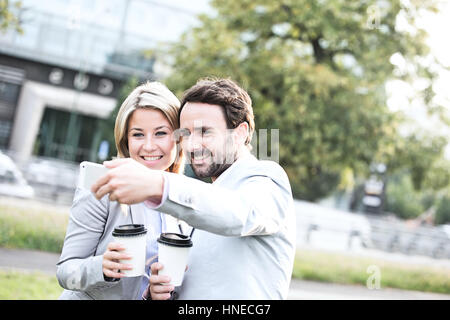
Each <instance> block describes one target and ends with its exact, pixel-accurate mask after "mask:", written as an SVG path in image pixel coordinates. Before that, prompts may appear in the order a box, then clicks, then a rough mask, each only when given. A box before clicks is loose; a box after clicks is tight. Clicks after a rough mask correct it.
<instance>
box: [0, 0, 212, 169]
mask: <svg viewBox="0 0 450 320" xmlns="http://www.w3.org/2000/svg"><path fill="white" fill-rule="evenodd" d="M197 2H198V3H199V4H200V5H199V6H197V9H196V10H197V11H192V9H187V8H183V7H182V2H181V1H177V0H172V1H164V2H158V1H145V0H115V1H111V0H99V1H82V0H77V1H70V0H48V1H43V2H41V1H39V2H37V1H32V0H22V9H21V10H20V11H18V12H16V13H17V14H18V15H19V17H20V20H21V27H22V29H23V34H19V33H18V32H16V31H15V30H8V31H7V32H6V33H4V34H1V33H0V149H6V150H9V151H10V153H11V154H13V155H14V158H15V160H16V161H18V162H19V163H25V162H27V161H28V160H29V159H30V158H31V157H33V156H37V157H47V158H48V157H49V158H55V159H61V160H66V161H72V162H80V161H83V160H90V161H96V160H97V156H96V155H97V153H98V149H99V146H100V144H101V136H100V131H99V130H98V125H99V121H100V120H101V119H105V118H107V117H108V116H109V115H110V113H111V111H112V110H113V109H114V108H115V106H116V105H117V103H118V101H117V97H118V94H119V90H120V87H121V86H122V84H123V83H124V82H125V81H126V80H127V79H129V78H130V77H132V76H134V77H138V78H139V79H141V80H144V79H160V78H161V77H163V76H164V73H163V72H164V69H163V68H161V65H160V64H158V63H159V61H158V59H157V58H156V57H155V55H154V54H149V52H155V50H158V48H160V46H161V45H164V44H166V43H170V42H172V41H176V39H177V38H178V37H179V35H180V34H181V33H182V32H183V31H184V30H186V28H187V27H189V26H190V25H192V24H194V23H195V22H196V15H195V14H196V12H199V10H204V8H206V5H207V1H197ZM184 6H186V4H184ZM150 50H151V51H150ZM111 130H113V128H111Z"/></svg>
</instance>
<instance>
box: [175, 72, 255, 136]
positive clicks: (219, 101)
mask: <svg viewBox="0 0 450 320" xmlns="http://www.w3.org/2000/svg"><path fill="white" fill-rule="evenodd" d="M187 102H199V103H207V104H214V105H219V106H221V107H222V108H223V110H224V113H225V119H226V122H227V128H228V129H234V128H236V127H238V126H239V125H240V124H241V123H242V122H247V123H248V128H249V130H248V136H247V139H246V140H245V144H246V145H248V144H249V143H250V141H251V140H252V135H253V131H254V130H255V120H254V116H253V108H252V99H251V98H250V96H249V95H248V93H247V92H246V91H245V90H244V89H242V88H241V87H240V86H239V85H238V84H236V83H235V82H234V81H232V80H231V79H218V78H203V79H200V80H198V81H197V83H196V84H195V85H194V86H192V87H191V88H190V89H188V90H187V91H186V92H185V93H184V95H183V98H182V100H181V107H180V113H181V110H182V109H183V107H184V105H185V104H186V103H187Z"/></svg>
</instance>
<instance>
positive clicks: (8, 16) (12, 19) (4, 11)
mask: <svg viewBox="0 0 450 320" xmlns="http://www.w3.org/2000/svg"><path fill="white" fill-rule="evenodd" d="M21 8H22V2H21V1H13V2H12V3H10V1H9V0H0V32H5V31H6V30H7V29H10V28H11V29H15V30H16V31H18V32H19V33H22V28H21V27H20V20H19V17H18V15H17V14H16V13H15V12H16V11H19V10H20V9H21Z"/></svg>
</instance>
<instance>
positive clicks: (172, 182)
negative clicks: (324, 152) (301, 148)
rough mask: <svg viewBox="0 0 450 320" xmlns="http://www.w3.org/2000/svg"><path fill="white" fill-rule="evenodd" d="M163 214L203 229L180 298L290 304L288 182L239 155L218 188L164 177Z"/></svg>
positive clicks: (271, 165) (292, 235) (271, 166)
mask: <svg viewBox="0 0 450 320" xmlns="http://www.w3.org/2000/svg"><path fill="white" fill-rule="evenodd" d="M164 178H165V188H167V189H166V190H165V192H166V194H167V198H166V199H165V201H164V202H163V203H162V205H161V206H160V207H159V208H158V210H160V211H161V212H165V213H167V214H170V215H172V216H173V217H175V218H178V219H181V220H184V221H186V222H187V223H188V224H189V225H191V226H193V227H196V228H197V230H195V232H194V234H193V239H192V241H193V243H194V245H193V247H192V248H191V251H190V254H189V260H188V266H189V267H188V270H187V272H186V274H185V278H184V280H183V284H182V285H181V287H179V288H177V289H176V291H177V292H178V294H179V299H286V298H287V294H288V290H289V283H290V280H291V274H292V268H293V263H294V255H295V239H296V230H295V225H296V224H295V214H294V208H293V198H292V193H291V187H290V184H289V180H288V177H287V175H286V173H285V172H284V170H283V169H282V168H281V167H280V166H279V165H278V164H276V163H275V162H272V161H258V160H257V159H256V158H255V157H253V156H252V155H246V156H243V157H241V158H239V159H238V160H237V161H236V162H235V163H234V164H233V165H232V166H231V167H230V168H228V169H227V170H226V171H225V172H223V173H222V174H221V175H220V176H219V178H218V179H217V180H216V181H215V182H214V183H213V184H207V183H204V182H201V181H198V180H194V179H190V178H187V177H184V176H181V175H176V174H170V173H166V172H165V173H164Z"/></svg>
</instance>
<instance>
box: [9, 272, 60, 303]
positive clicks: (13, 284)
mask: <svg viewBox="0 0 450 320" xmlns="http://www.w3.org/2000/svg"><path fill="white" fill-rule="evenodd" d="M62 291H63V289H62V288H61V287H60V286H59V284H58V280H56V277H55V276H49V275H46V274H43V273H39V272H33V273H25V272H18V271H5V270H0V300H55V299H58V297H59V296H60V294H61V292H62Z"/></svg>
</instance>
